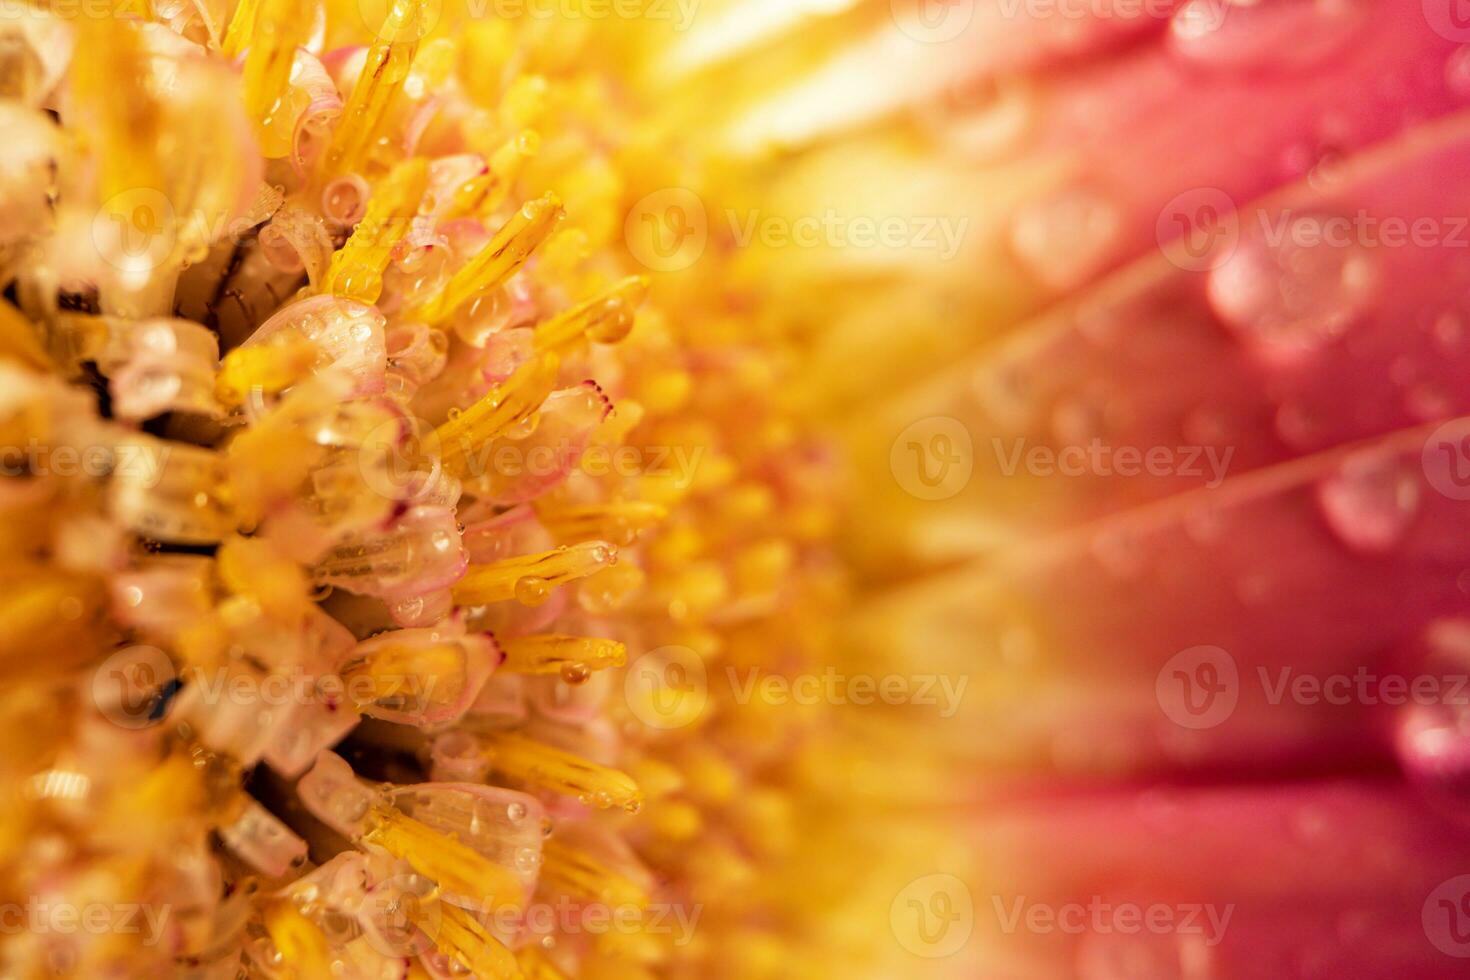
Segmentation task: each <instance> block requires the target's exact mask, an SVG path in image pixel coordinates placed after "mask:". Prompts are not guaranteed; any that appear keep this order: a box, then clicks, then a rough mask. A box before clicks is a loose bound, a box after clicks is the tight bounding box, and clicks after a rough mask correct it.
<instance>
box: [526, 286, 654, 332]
mask: <svg viewBox="0 0 1470 980" xmlns="http://www.w3.org/2000/svg"><path fill="white" fill-rule="evenodd" d="M646 295H648V277H647V276H629V277H628V278H627V279H624V280H623V281H622V282H620V283H618V284H617V285H616V286H613V287H612V288H611V289H608V290H606V291H604V292H602V293H599V294H598V295H596V296H594V297H592V298H591V299H589V300H587V301H585V302H583V303H579V304H577V305H576V306H574V307H572V308H571V309H569V310H565V311H563V312H561V313H558V314H557V315H556V316H554V317H552V318H551V319H550V320H546V321H544V322H543V323H540V324H538V325H537V327H536V347H537V349H538V350H560V349H561V348H563V347H566V346H568V345H570V344H573V343H575V342H577V341H578V340H580V339H582V338H583V337H584V336H585V337H587V338H588V339H590V340H595V341H596V342H598V343H600V344H615V343H617V342H618V341H619V340H622V339H623V338H624V337H626V336H627V335H628V331H629V330H631V329H632V328H633V313H634V311H635V310H637V309H638V306H639V304H640V303H642V302H643V298H644V297H645V296H646Z"/></svg>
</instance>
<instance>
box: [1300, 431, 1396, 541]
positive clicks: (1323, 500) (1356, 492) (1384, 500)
mask: <svg viewBox="0 0 1470 980" xmlns="http://www.w3.org/2000/svg"><path fill="white" fill-rule="evenodd" d="M1317 503H1318V505H1319V506H1320V507H1321V509H1322V514H1323V516H1324V517H1325V518H1326V520H1327V525H1328V527H1330V528H1331V529H1332V531H1333V533H1334V534H1336V535H1337V537H1338V538H1339V539H1340V540H1341V541H1342V542H1343V543H1344V544H1346V545H1347V546H1348V547H1350V548H1352V549H1353V550H1355V551H1361V552H1367V553H1374V552H1383V551H1388V550H1389V549H1391V548H1392V547H1393V546H1394V545H1396V544H1397V543H1398V542H1399V540H1400V539H1402V538H1403V536H1404V534H1405V532H1407V531H1408V529H1409V525H1410V523H1412V521H1413V519H1414V515H1415V514H1416V513H1417V512H1418V509H1419V480H1418V478H1417V477H1416V476H1415V475H1414V473H1413V472H1412V471H1410V470H1409V468H1408V467H1406V466H1405V465H1403V462H1402V460H1400V459H1399V458H1398V457H1396V456H1389V455H1384V454H1380V453H1359V454H1356V455H1353V456H1349V457H1348V458H1347V459H1345V460H1343V462H1342V463H1341V465H1340V466H1339V467H1338V469H1337V471H1336V472H1335V473H1333V474H1332V475H1331V476H1328V477H1327V478H1326V479H1324V480H1323V481H1322V482H1321V483H1319V484H1318V486H1317Z"/></svg>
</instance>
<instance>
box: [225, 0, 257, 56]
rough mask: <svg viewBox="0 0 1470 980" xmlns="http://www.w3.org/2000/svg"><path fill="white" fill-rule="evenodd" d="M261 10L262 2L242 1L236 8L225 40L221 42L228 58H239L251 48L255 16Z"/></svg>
mask: <svg viewBox="0 0 1470 980" xmlns="http://www.w3.org/2000/svg"><path fill="white" fill-rule="evenodd" d="M259 9H260V0H240V2H239V4H237V5H236V7H235V13H234V14H233V15H232V16H231V17H230V26H228V27H226V28H225V36H224V40H222V41H221V42H220V50H221V51H223V52H224V53H225V55H226V56H227V57H230V58H235V57H238V56H239V54H240V52H241V51H244V50H245V49H246V48H248V47H249V46H250V41H251V37H252V35H253V34H254V33H255V14H256V11H257V10H259Z"/></svg>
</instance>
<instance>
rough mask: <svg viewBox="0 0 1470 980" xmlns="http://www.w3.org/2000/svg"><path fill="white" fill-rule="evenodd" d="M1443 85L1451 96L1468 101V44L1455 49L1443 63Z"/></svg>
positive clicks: (1469, 64) (1469, 77)
mask: <svg viewBox="0 0 1470 980" xmlns="http://www.w3.org/2000/svg"><path fill="white" fill-rule="evenodd" d="M1444 83H1445V85H1446V86H1447V87H1448V88H1449V90H1450V94H1451V95H1455V96H1458V97H1459V98H1462V99H1470V44H1467V45H1465V46H1463V47H1459V48H1456V49H1455V50H1454V53H1452V54H1451V55H1450V56H1449V59H1448V60H1447V61H1446V62H1445V63H1444Z"/></svg>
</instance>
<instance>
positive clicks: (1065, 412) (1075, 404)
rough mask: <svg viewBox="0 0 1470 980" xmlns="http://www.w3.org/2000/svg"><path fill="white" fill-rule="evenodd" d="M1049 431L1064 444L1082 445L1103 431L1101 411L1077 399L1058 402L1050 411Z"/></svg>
mask: <svg viewBox="0 0 1470 980" xmlns="http://www.w3.org/2000/svg"><path fill="white" fill-rule="evenodd" d="M1051 431H1052V435H1054V436H1056V438H1057V441H1059V442H1061V443H1063V444H1065V445H1082V444H1083V443H1086V442H1087V441H1088V440H1090V439H1092V438H1094V437H1097V436H1101V435H1102V433H1103V418H1102V412H1100V411H1099V410H1098V408H1097V407H1096V406H1095V405H1090V404H1088V403H1087V402H1084V401H1080V400H1077V399H1068V400H1066V401H1062V402H1059V403H1058V404H1057V406H1056V408H1054V409H1052V413H1051Z"/></svg>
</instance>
